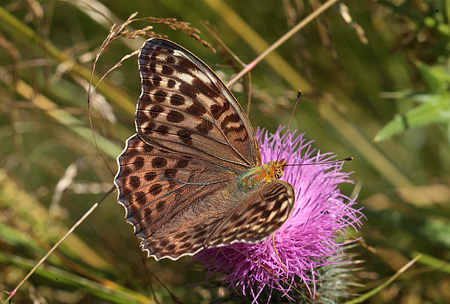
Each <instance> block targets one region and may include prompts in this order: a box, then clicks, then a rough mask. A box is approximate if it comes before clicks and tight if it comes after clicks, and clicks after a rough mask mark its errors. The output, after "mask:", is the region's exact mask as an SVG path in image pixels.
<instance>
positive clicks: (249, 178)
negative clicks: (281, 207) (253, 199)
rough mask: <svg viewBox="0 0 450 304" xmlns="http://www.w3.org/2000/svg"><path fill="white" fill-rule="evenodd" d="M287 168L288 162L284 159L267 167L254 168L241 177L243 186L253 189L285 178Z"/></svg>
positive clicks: (271, 162) (268, 164)
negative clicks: (284, 171)
mask: <svg viewBox="0 0 450 304" xmlns="http://www.w3.org/2000/svg"><path fill="white" fill-rule="evenodd" d="M285 167H286V161H285V160H284V159H282V160H279V161H270V162H268V163H267V164H265V165H262V166H259V167H256V168H253V169H251V170H249V171H247V172H245V173H244V174H243V175H242V176H241V177H242V185H244V186H247V187H249V188H253V187H257V186H259V185H261V184H264V183H270V182H272V181H274V180H277V179H280V178H281V177H282V176H283V170H284V168H285Z"/></svg>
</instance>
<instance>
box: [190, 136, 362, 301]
mask: <svg viewBox="0 0 450 304" xmlns="http://www.w3.org/2000/svg"><path fill="white" fill-rule="evenodd" d="M257 138H258V141H259V145H260V149H261V158H262V163H263V164H264V163H267V162H268V161H270V160H277V159H283V158H284V159H286V163H287V164H288V166H287V167H286V168H285V170H284V174H283V177H282V178H281V179H282V180H285V181H287V182H289V183H290V184H291V185H292V186H293V188H294V190H295V195H296V202H295V205H294V209H293V211H292V213H291V215H290V217H289V218H288V219H287V221H286V222H285V223H284V224H283V225H282V226H281V227H280V228H279V229H278V230H277V231H276V232H275V233H273V235H271V236H269V237H268V238H266V239H265V240H263V241H261V242H259V243H256V244H248V243H234V244H232V245H229V246H225V247H219V248H207V249H204V250H203V251H201V252H200V253H199V254H198V255H197V256H196V258H195V260H196V261H197V262H200V263H201V264H203V265H204V266H205V267H206V268H207V270H208V275H207V279H209V278H211V277H212V276H215V275H218V277H219V279H220V280H221V281H222V282H223V283H224V284H226V285H229V286H230V287H232V288H233V289H234V290H235V291H236V293H238V294H240V295H248V294H250V295H251V296H252V297H253V299H254V302H257V298H258V296H259V294H260V293H261V292H263V290H264V289H265V288H267V290H266V291H269V293H271V292H272V290H277V291H279V292H281V293H282V294H284V295H286V296H289V295H288V292H289V291H291V289H292V288H293V287H294V286H296V284H299V283H300V284H302V285H303V286H306V288H308V289H312V290H309V293H310V294H311V295H314V294H315V291H316V290H315V286H316V285H315V282H316V281H317V280H320V277H319V272H318V269H319V268H320V267H322V266H325V265H330V264H333V263H338V262H339V261H342V256H343V255H344V252H343V250H342V248H341V247H342V246H343V245H344V244H340V243H338V242H337V238H338V237H339V236H343V237H345V234H346V231H347V229H348V228H350V227H352V228H354V229H357V228H358V227H360V225H361V222H360V218H361V217H362V216H363V215H362V214H361V212H360V210H358V209H354V208H353V206H354V205H355V204H356V202H355V201H354V200H352V199H350V198H348V197H346V196H344V195H343V194H342V193H341V192H340V190H339V188H338V185H339V184H340V183H351V182H352V181H351V180H350V179H349V173H344V172H341V168H342V162H330V160H333V159H334V157H335V156H334V155H333V154H330V153H326V154H321V153H320V152H315V151H314V150H313V149H312V148H311V142H306V141H305V140H304V138H303V134H300V135H297V134H296V132H295V131H293V132H292V131H289V132H287V133H285V134H283V135H282V128H279V129H278V130H277V131H276V133H275V134H270V133H268V132H267V131H264V130H259V129H258V131H257ZM290 165H291V166H290ZM308 286H312V288H310V287H308ZM268 300H270V297H269V298H268Z"/></svg>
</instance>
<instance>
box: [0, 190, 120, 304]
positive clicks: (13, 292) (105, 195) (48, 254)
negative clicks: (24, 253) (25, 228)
mask: <svg viewBox="0 0 450 304" xmlns="http://www.w3.org/2000/svg"><path fill="white" fill-rule="evenodd" d="M115 188H116V187H115V186H113V187H111V189H109V190H108V192H106V193H105V194H104V195H103V196H102V197H101V198H100V199H99V200H98V201H97V202H96V203H95V204H94V205H92V207H91V208H90V209H89V210H88V211H87V212H86V213H85V214H84V215H83V216H82V217H81V218H80V219H79V220H78V221H77V222H76V223H75V224H74V225H73V226H72V228H70V229H69V231H67V233H66V234H65V235H64V236H63V237H62V238H61V239H60V240H59V241H58V242H57V243H56V244H55V245H54V246H53V247H52V248H51V249H50V250H49V251H48V252H47V253H46V254H45V255H44V256H43V257H42V259H41V260H40V261H39V262H38V263H37V264H36V265H35V266H34V267H33V269H31V270H30V272H28V274H27V275H26V276H25V277H24V278H23V279H22V281H20V283H19V284H18V285H17V286H16V288H14V290H13V291H11V292H10V293H9V296H8V298H7V299H6V300H5V302H4V304H7V303H8V302H9V301H10V300H11V299H12V298H13V297H14V295H15V294H16V293H17V291H18V290H19V288H20V287H22V285H23V284H24V283H25V282H26V281H27V280H28V278H29V277H31V275H32V274H33V273H34V272H35V271H36V269H38V268H39V266H41V265H42V263H44V262H45V260H46V259H47V258H48V257H49V256H50V255H51V254H52V253H53V252H54V251H55V250H56V248H58V246H59V245H60V244H61V243H62V242H64V240H65V239H67V237H68V236H69V235H71V234H72V232H73V231H74V230H75V229H76V228H77V227H78V226H80V225H81V223H83V222H84V220H85V219H86V218H87V217H88V216H89V215H90V214H91V213H92V212H94V210H95V209H96V208H97V207H98V206H99V205H100V204H101V203H102V202H103V201H104V200H105V199H106V198H107V197H108V195H110V194H111V193H112V192H113V191H114V189H115Z"/></svg>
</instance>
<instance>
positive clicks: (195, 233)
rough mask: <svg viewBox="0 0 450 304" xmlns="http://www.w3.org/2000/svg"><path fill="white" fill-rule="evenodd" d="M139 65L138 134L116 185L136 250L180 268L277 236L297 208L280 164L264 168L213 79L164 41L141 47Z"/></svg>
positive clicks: (233, 106)
mask: <svg viewBox="0 0 450 304" xmlns="http://www.w3.org/2000/svg"><path fill="white" fill-rule="evenodd" d="M138 63H139V72H140V76H141V88H142V92H141V95H140V97H139V101H138V104H137V109H136V117H135V124H136V130H137V134H135V135H133V136H131V137H130V138H129V139H128V140H127V142H126V147H125V149H124V151H123V152H122V154H121V155H120V156H119V157H118V166H119V169H118V173H117V175H116V177H115V185H116V187H117V189H118V202H119V203H120V204H121V205H123V206H124V208H125V212H126V215H125V218H126V221H127V222H128V223H130V224H131V225H132V226H133V228H134V234H135V235H136V236H137V237H138V238H140V239H142V242H141V247H142V250H144V251H146V252H147V253H148V256H152V257H154V258H155V259H156V260H159V259H161V258H170V259H172V260H176V259H178V258H179V257H182V256H185V255H194V254H196V253H197V252H199V251H200V250H202V249H203V248H207V247H218V246H225V245H229V244H232V243H235V242H247V243H256V242H259V241H261V240H263V239H265V238H266V237H268V236H269V235H271V234H272V233H273V232H275V231H276V230H277V229H278V228H280V227H281V225H282V224H283V223H284V222H285V221H286V220H287V218H288V217H289V215H290V213H291V211H292V208H293V206H294V203H295V193H294V190H293V188H292V186H291V185H290V184H289V183H287V182H285V181H281V180H278V179H279V178H281V176H282V175H283V170H284V168H285V166H286V162H285V160H284V159H282V160H277V161H270V162H269V163H267V164H265V165H261V154H260V150H259V147H258V142H257V139H256V136H255V133H254V131H253V129H252V126H251V124H250V121H249V119H248V117H247V116H246V114H245V113H244V111H243V109H242V108H241V106H240V105H239V103H238V101H237V100H236V98H235V97H234V96H233V94H232V93H231V92H230V91H229V89H228V88H227V87H226V86H225V84H224V83H223V82H222V81H221V80H220V79H219V77H218V76H217V75H216V74H215V73H214V72H213V71H212V70H211V69H210V68H209V67H208V66H207V65H206V64H205V63H203V62H202V61H201V60H200V59H199V58H197V57H196V56H195V55H193V54H192V53H191V52H189V51H188V50H186V49H184V48H183V47H181V46H179V45H177V44H175V43H173V42H171V41H169V40H166V39H161V38H151V39H149V40H147V41H146V42H145V43H144V45H143V46H142V48H141V50H140V52H139V59H138Z"/></svg>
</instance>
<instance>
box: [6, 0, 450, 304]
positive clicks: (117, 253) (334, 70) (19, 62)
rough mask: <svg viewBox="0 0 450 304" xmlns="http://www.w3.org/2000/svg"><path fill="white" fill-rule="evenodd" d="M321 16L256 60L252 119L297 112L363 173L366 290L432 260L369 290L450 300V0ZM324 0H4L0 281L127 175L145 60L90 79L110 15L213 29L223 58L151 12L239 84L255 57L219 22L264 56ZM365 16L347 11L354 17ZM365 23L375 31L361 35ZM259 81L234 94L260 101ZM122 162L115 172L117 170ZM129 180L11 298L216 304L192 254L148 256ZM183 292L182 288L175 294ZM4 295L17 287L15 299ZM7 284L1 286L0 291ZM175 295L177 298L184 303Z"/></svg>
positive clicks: (277, 118) (21, 269)
mask: <svg viewBox="0 0 450 304" xmlns="http://www.w3.org/2000/svg"><path fill="white" fill-rule="evenodd" d="M343 3H344V4H345V5H347V7H348V13H345V12H343V9H344V8H343V7H342V6H340V7H339V6H334V7H332V8H330V9H329V10H327V11H326V12H325V13H324V14H322V15H321V16H320V17H319V18H316V19H315V20H313V21H312V22H311V23H310V24H308V25H307V26H306V27H305V28H304V29H302V30H301V31H300V32H298V33H296V34H295V35H294V36H293V37H292V38H291V39H289V40H288V41H287V42H286V43H284V44H283V45H282V46H281V47H280V48H279V49H277V50H276V52H275V53H273V54H272V55H270V56H269V57H268V58H266V60H264V61H263V62H261V63H260V64H259V65H258V66H256V67H255V68H254V69H253V70H252V71H251V89H252V96H251V107H250V113H249V117H250V120H251V121H252V124H253V125H255V126H262V127H265V128H268V129H269V130H272V131H274V130H276V128H277V126H278V125H286V124H287V122H288V120H289V117H290V115H291V113H292V110H293V105H294V102H295V99H296V95H297V91H298V90H299V89H301V90H302V92H303V95H302V99H301V103H300V104H299V106H298V107H297V110H296V112H295V113H294V117H293V122H292V125H291V128H293V129H297V130H299V131H300V132H304V133H306V138H308V139H310V140H314V147H316V148H317V149H320V151H322V152H334V153H336V154H337V155H338V156H339V157H342V158H343V157H347V156H350V155H351V156H354V157H355V160H354V161H352V162H349V163H346V164H345V167H344V168H345V170H346V171H354V173H353V174H352V178H353V179H354V180H355V184H354V185H343V188H342V191H343V192H344V193H345V194H346V195H348V196H355V195H358V201H359V203H360V206H364V213H365V215H366V216H367V220H365V221H364V225H363V227H362V229H361V230H360V231H359V233H354V237H358V236H362V237H363V240H364V243H362V242H361V246H358V247H357V248H354V249H353V250H352V252H354V253H356V254H357V257H356V258H357V259H358V260H364V261H365V263H364V264H362V265H360V266H362V268H363V269H362V270H361V271H359V272H357V273H355V276H356V277H358V283H360V284H362V285H363V286H362V287H359V288H356V289H355V290H353V292H355V293H359V294H365V293H366V292H368V291H370V290H372V289H373V288H375V287H377V286H379V285H381V284H382V283H383V282H385V281H386V280H387V279H388V278H389V277H391V276H392V275H394V274H395V273H396V272H397V271H398V270H399V269H400V268H401V267H402V266H404V265H405V264H406V263H407V262H408V261H410V260H411V259H412V258H414V257H415V256H417V255H418V254H419V253H422V254H423V256H422V257H421V258H420V259H419V260H418V262H417V263H416V264H414V266H412V267H411V268H409V269H408V270H407V271H406V272H405V273H404V274H403V275H401V276H400V277H399V278H397V279H396V280H395V281H394V282H393V283H391V284H389V285H388V286H387V287H386V288H384V289H383V290H381V291H380V292H378V293H377V294H376V295H374V296H373V297H372V298H370V299H368V300H366V303H449V302H450V276H449V272H450V267H449V265H448V259H449V252H450V251H449V249H450V221H449V215H450V207H449V202H450V148H449V128H450V124H449V121H450V69H449V63H450V62H449V52H450V44H449V37H450V24H449V19H450V4H449V2H448V1H439V0H436V1H431V0H430V1H420V0H418V1H406V0H405V1H394V0H391V1H388V0H381V1H344V2H343ZM320 4H321V3H320V2H318V1H312V0H310V1H300V0H283V1H268V0H258V1H235V0H232V1H219V0H202V1H190V2H188V1H181V0H169V1H163V0H158V1H157V0H154V1H149V0H147V1H144V0H132V1H94V0H83V1H35V0H27V1H15V0H14V1H11V0H3V1H2V2H1V3H0V5H1V7H0V13H1V14H0V49H1V52H0V137H1V145H0V208H1V213H0V288H2V289H5V290H11V289H12V288H14V286H15V285H16V284H17V283H18V281H19V280H20V279H21V278H22V277H23V276H24V275H25V273H26V271H27V270H29V268H30V267H31V266H32V265H34V263H35V261H36V260H38V259H40V258H41V257H42V256H43V255H44V254H45V252H46V251H47V250H48V248H49V247H50V246H52V245H53V244H54V243H55V242H56V241H57V240H58V239H59V237H61V236H62V235H63V234H64V233H65V232H66V231H67V229H68V227H70V226H71V225H72V224H73V223H74V222H75V221H76V220H78V219H79V218H80V217H81V216H82V215H83V214H84V212H86V210H88V209H89V208H90V206H91V205H92V204H93V203H94V202H95V201H97V200H98V199H99V198H100V197H101V195H102V194H103V193H104V192H106V191H107V190H108V189H109V188H110V187H111V186H112V180H113V176H114V174H115V170H116V163H115V157H116V156H117V155H118V154H119V153H120V152H121V150H122V149H123V146H124V141H125V139H126V138H128V137H129V136H130V135H132V134H133V133H134V122H133V121H134V119H133V114H134V108H135V104H136V101H137V98H138V96H139V94H140V80H139V75H138V71H137V64H136V59H131V60H127V61H125V62H124V63H123V65H122V66H121V67H120V68H118V69H116V70H114V71H113V72H112V73H111V74H109V75H108V76H107V78H106V79H105V80H104V82H103V83H101V84H100V86H99V88H98V90H97V95H95V96H94V98H93V103H92V105H91V116H92V120H93V125H94V130H95V132H96V134H97V140H98V145H99V148H100V150H101V151H102V153H103V155H104V157H105V160H106V163H105V161H104V160H103V159H102V157H101V156H100V154H99V153H98V151H97V148H96V146H95V144H94V142H93V139H92V134H91V131H90V126H89V120H88V113H87V93H86V88H87V85H88V83H89V77H90V74H89V73H90V70H91V68H92V64H93V60H94V58H95V54H96V52H97V51H98V49H99V47H100V45H101V43H102V41H103V40H104V39H105V37H106V36H107V34H108V31H109V28H110V27H111V26H112V24H114V23H116V24H121V23H123V22H124V21H125V20H126V19H127V18H128V17H129V16H130V15H131V14H132V13H134V12H138V13H139V14H138V16H137V18H144V17H148V16H152V17H162V18H176V19H177V20H179V21H186V22H189V23H190V24H191V26H193V27H195V28H198V29H200V30H201V32H202V33H201V34H200V36H201V37H202V38H203V39H205V40H207V41H208V42H209V43H210V44H211V45H212V46H214V47H215V48H216V49H217V50H218V52H217V53H215V54H214V53H212V52H211V51H210V50H209V49H207V48H205V47H203V46H202V45H201V44H200V43H198V42H197V41H196V40H194V39H192V38H191V37H189V36H188V35H186V34H185V33H184V32H183V31H182V30H177V31H174V30H172V29H170V28H168V27H167V26H165V25H162V24H153V23H152V24H150V23H148V22H144V21H138V22H134V23H132V24H131V25H130V26H129V27H128V29H129V30H133V29H138V28H142V27H144V26H147V25H153V26H154V28H153V31H154V32H155V33H158V34H164V35H167V36H168V37H169V39H171V40H172V41H175V42H176V43H178V44H180V45H182V46H184V47H185V48H187V49H189V50H190V51H192V52H193V53H195V54H196V55H197V56H198V57H199V58H201V59H202V60H203V61H204V62H205V63H207V64H208V65H210V66H211V67H212V68H213V69H214V70H215V71H217V72H218V73H219V76H220V77H222V78H223V79H224V81H225V82H227V81H228V80H230V79H231V78H232V76H233V74H235V73H236V72H238V71H239V70H240V69H241V67H240V66H239V64H238V63H237V62H236V61H235V60H234V59H233V57H232V56H231V55H230V54H229V53H228V52H227V51H225V50H224V49H223V48H222V47H221V46H220V44H219V43H218V41H217V40H216V39H215V38H214V37H213V35H211V34H210V33H209V32H208V30H207V27H206V26H205V25H208V26H209V27H210V28H211V29H213V31H214V32H215V33H216V34H217V36H218V37H220V39H221V40H222V41H223V43H224V44H226V45H227V46H228V47H229V48H230V49H231V50H232V51H233V53H234V54H236V55H237V56H238V57H239V58H240V59H241V60H242V61H244V62H245V63H249V62H250V61H251V60H253V59H254V58H255V57H256V56H257V55H259V54H260V53H262V52H263V51H264V50H265V49H266V48H267V46H269V45H270V44H272V43H273V42H274V41H276V40H277V39H278V38H279V37H281V36H282V35H283V34H284V33H286V32H287V31H288V30H289V29H290V28H291V27H292V26H294V25H295V24H297V23H298V22H299V21H300V20H302V19H303V18H305V17H306V16H307V15H308V14H310V13H311V12H312V11H314V10H315V9H316V8H317V7H318V6H319V5H320ZM348 17H351V18H352V21H351V22H350V20H349V18H348ZM363 32H365V34H363ZM143 41H144V38H138V39H135V40H131V39H118V40H115V41H114V42H113V43H111V44H110V45H109V46H108V47H107V48H106V50H105V52H104V54H103V55H102V57H101V58H100V60H99V62H98V64H97V68H96V73H98V75H103V74H104V73H105V72H106V71H107V70H108V69H110V68H111V67H112V66H113V65H114V64H115V63H117V62H118V61H119V60H120V59H121V58H122V57H123V56H124V55H126V54H128V53H131V52H132V51H135V50H136V49H138V48H139V47H140V46H141V45H142V43H143ZM248 88H249V79H248V77H244V78H243V79H241V81H240V82H239V83H238V84H237V85H235V86H233V88H232V89H233V92H234V93H235V95H236V97H237V98H238V99H239V100H240V102H241V104H242V105H243V107H244V108H246V107H247V100H248V95H247V92H248ZM107 165H108V166H109V167H110V168H111V170H112V172H111V171H110V170H109V168H108V166H107ZM115 201H116V194H115V192H114V194H113V195H111V196H110V197H109V198H108V199H107V200H106V201H105V202H104V203H103V204H102V205H101V206H100V207H99V208H98V209H97V210H96V211H95V212H94V214H92V215H91V216H90V217H89V218H88V219H87V220H86V222H84V223H83V224H82V225H81V226H80V227H79V228H78V229H77V231H76V232H75V233H74V234H73V235H72V236H71V237H70V238H69V239H68V240H67V241H66V242H65V243H63V245H62V246H61V248H60V249H59V250H58V251H57V253H55V254H54V255H52V257H51V258H50V260H49V262H48V263H47V264H46V265H47V266H46V267H45V268H43V269H41V270H39V271H38V273H37V274H35V275H33V276H32V277H31V279H30V280H29V281H28V282H27V283H26V284H25V286H24V287H22V289H21V290H20V291H19V293H18V295H17V296H16V297H15V298H14V301H13V302H14V303H32V302H34V303H153V302H154V301H159V303H173V302H177V301H179V302H182V303H200V302H202V303H209V302H210V301H212V300H214V299H216V298H218V297H220V296H221V295H222V294H223V293H224V292H226V290H224V289H223V288H219V289H217V288H205V287H203V286H200V285H189V284H195V283H198V282H200V281H202V280H203V279H204V277H205V273H204V272H203V271H202V270H201V269H199V268H198V266H196V265H195V264H189V265H186V263H187V262H188V261H189V259H187V258H185V259H182V260H179V261H177V262H173V261H161V262H155V261H154V260H153V259H146V258H145V257H144V254H143V253H141V251H140V249H139V246H138V243H139V242H138V240H137V239H136V238H135V237H134V236H133V233H132V228H131V227H130V226H129V225H128V224H126V222H125V221H124V220H123V217H124V211H123V208H122V207H121V206H120V205H118V204H117V203H116V202H115ZM164 286H166V287H167V289H168V290H170V292H171V293H172V294H173V295H170V294H169V292H167V290H166V288H165V287H164ZM2 297H3V299H5V298H6V294H2ZM2 297H0V298H2ZM174 297H176V298H177V299H175V298H174Z"/></svg>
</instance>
